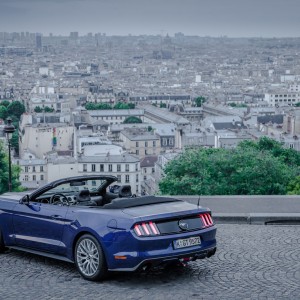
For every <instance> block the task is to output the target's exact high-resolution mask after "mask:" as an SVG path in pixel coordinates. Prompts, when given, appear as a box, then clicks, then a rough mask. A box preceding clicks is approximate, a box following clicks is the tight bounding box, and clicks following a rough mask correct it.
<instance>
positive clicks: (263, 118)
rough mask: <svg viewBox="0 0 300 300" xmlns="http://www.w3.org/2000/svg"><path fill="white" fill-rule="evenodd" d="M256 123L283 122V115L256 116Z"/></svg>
mask: <svg viewBox="0 0 300 300" xmlns="http://www.w3.org/2000/svg"><path fill="white" fill-rule="evenodd" d="M257 121H258V123H262V124H266V123H269V122H271V123H276V124H283V115H267V116H261V117H257Z"/></svg>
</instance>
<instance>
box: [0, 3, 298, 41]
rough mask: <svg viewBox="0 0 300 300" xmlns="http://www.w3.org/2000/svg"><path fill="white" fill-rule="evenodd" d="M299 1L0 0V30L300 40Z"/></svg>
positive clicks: (64, 33) (63, 33) (66, 33)
mask: <svg viewBox="0 0 300 300" xmlns="http://www.w3.org/2000/svg"><path fill="white" fill-rule="evenodd" d="M299 12H300V0H0V32H1V31H7V32H14V31H16V32H21V31H29V32H42V33H43V34H45V35H48V34H49V33H50V32H51V33H53V34H62V35H69V33H70V31H78V32H79V34H80V35H83V34H86V33H88V32H93V33H96V32H101V33H104V32H105V33H106V34H107V35H127V34H129V33H131V34H134V35H135V34H155V35H156V34H166V33H169V34H170V35H173V34H174V33H175V32H183V33H184V34H186V35H199V36H206V35H210V36H216V37H217V36H221V35H227V36H229V37H249V36H251V37H253V36H255V37H297V36H300V17H299Z"/></svg>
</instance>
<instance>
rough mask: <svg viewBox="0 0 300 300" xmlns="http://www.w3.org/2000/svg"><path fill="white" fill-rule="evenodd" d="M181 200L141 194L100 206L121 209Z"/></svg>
mask: <svg viewBox="0 0 300 300" xmlns="http://www.w3.org/2000/svg"><path fill="white" fill-rule="evenodd" d="M177 201H181V202H182V200H179V199H175V198H168V197H155V196H143V197H132V198H117V199H114V200H113V201H111V202H110V203H108V204H105V205H104V206H103V207H102V208H104V209H122V208H129V207H136V206H144V205H151V204H159V203H166V202H177Z"/></svg>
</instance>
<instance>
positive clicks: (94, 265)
mask: <svg viewBox="0 0 300 300" xmlns="http://www.w3.org/2000/svg"><path fill="white" fill-rule="evenodd" d="M74 255H75V264H76V267H77V269H78V271H79V273H80V274H81V276H82V277H83V278H85V279H87V280H91V281H98V280H101V279H104V278H105V276H106V275H107V264H106V260H105V257H104V253H103V250H102V248H101V245H100V244H99V242H98V241H97V239H96V238H95V237H93V236H92V235H90V234H85V235H83V236H81V237H80V238H79V239H78V241H77V243H76V246H75V253H74Z"/></svg>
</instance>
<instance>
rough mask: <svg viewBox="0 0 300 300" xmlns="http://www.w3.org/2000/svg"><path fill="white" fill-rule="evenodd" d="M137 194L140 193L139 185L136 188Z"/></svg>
mask: <svg viewBox="0 0 300 300" xmlns="http://www.w3.org/2000/svg"><path fill="white" fill-rule="evenodd" d="M135 192H136V193H138V192H139V186H138V185H137V186H136V187H135Z"/></svg>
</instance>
